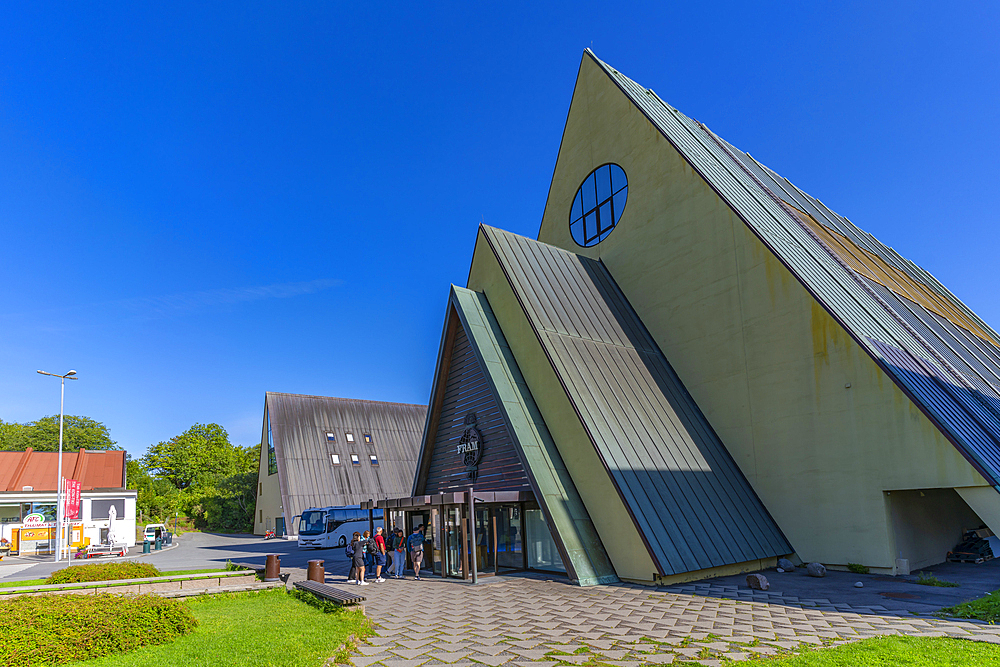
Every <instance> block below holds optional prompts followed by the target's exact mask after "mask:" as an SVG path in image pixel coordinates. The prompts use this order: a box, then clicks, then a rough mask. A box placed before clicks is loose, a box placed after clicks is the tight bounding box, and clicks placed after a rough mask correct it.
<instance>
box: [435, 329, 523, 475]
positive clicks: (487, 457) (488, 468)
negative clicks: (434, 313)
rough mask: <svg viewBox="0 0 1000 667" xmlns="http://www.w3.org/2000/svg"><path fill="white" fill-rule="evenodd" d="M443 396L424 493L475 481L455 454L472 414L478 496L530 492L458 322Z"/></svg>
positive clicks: (496, 408) (486, 385)
mask: <svg viewBox="0 0 1000 667" xmlns="http://www.w3.org/2000/svg"><path fill="white" fill-rule="evenodd" d="M452 322H453V325H452V326H454V327H455V331H454V333H453V336H451V340H452V342H451V350H450V354H448V353H446V354H445V359H447V360H448V361H447V363H448V369H447V380H446V383H445V388H444V397H443V399H442V400H441V405H440V408H439V413H438V415H437V430H436V433H435V435H434V443H433V449H432V451H431V455H430V464H429V465H428V468H427V476H426V480H425V482H424V484H423V492H424V493H425V494H435V493H447V492H449V491H463V490H465V489H467V488H468V487H469V486H470V485H473V482H472V481H471V480H470V479H469V475H468V471H467V470H466V467H465V465H464V463H463V462H462V455H461V454H459V453H458V444H459V441H460V440H461V439H462V434H463V433H464V432H465V429H466V428H467V426H466V424H465V417H466V415H468V414H469V413H470V412H475V413H476V428H478V429H479V432H480V433H481V434H482V438H483V439H482V445H483V457H482V461H480V463H479V474H478V477H477V478H476V481H475V484H474V486H475V488H476V491H516V490H519V489H522V488H530V487H529V483H528V477H527V475H526V474H525V472H524V467H523V466H522V465H521V460H520V458H519V457H518V455H517V450H516V449H515V447H514V442H513V440H512V439H511V436H510V432H509V431H508V430H507V425H506V424H505V423H504V420H503V416H502V415H501V413H500V408H499V406H498V405H497V401H496V398H495V397H494V395H493V391H492V389H491V388H490V385H489V383H488V382H487V380H486V377H485V375H484V374H483V369H482V368H480V366H479V360H478V359H477V358H476V354H475V352H474V351H473V349H472V346H471V345H470V344H469V338H468V336H466V334H465V330H464V329H463V328H462V325H461V324H460V323H459V321H458V318H457V317H456V318H453V319H452Z"/></svg>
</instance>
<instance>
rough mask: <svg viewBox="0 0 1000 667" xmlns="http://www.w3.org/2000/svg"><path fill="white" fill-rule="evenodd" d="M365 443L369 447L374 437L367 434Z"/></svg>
mask: <svg viewBox="0 0 1000 667" xmlns="http://www.w3.org/2000/svg"><path fill="white" fill-rule="evenodd" d="M365 442H367V443H368V444H369V445H370V444H372V437H371V436H370V435H369V434H367V433H365Z"/></svg>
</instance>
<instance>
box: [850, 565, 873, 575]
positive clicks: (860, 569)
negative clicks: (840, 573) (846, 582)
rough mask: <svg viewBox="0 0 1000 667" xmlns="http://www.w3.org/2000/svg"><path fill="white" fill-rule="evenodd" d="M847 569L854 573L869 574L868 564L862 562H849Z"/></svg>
mask: <svg viewBox="0 0 1000 667" xmlns="http://www.w3.org/2000/svg"><path fill="white" fill-rule="evenodd" d="M847 569H848V571H849V572H853V573H854V574H868V566H867V565H862V564H861V563H848V564H847Z"/></svg>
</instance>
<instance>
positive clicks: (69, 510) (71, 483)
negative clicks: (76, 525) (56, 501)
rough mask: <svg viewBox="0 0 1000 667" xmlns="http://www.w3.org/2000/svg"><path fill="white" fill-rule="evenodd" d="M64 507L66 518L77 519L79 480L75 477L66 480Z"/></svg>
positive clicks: (78, 512)
mask: <svg viewBox="0 0 1000 667" xmlns="http://www.w3.org/2000/svg"><path fill="white" fill-rule="evenodd" d="M64 498H65V507H64V508H63V514H64V517H63V518H66V519H77V518H79V515H80V482H79V481H78V480H75V479H67V480H66V495H65V496H64Z"/></svg>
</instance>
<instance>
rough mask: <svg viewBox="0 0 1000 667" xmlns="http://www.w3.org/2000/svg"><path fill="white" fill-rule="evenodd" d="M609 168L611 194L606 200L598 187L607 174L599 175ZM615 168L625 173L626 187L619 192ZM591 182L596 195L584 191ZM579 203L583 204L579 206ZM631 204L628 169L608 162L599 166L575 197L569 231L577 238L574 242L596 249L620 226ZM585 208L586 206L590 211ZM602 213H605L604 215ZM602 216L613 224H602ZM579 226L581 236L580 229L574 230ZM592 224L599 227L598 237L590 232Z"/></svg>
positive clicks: (597, 230)
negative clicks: (607, 217) (590, 199)
mask: <svg viewBox="0 0 1000 667" xmlns="http://www.w3.org/2000/svg"><path fill="white" fill-rule="evenodd" d="M605 168H607V178H608V189H607V192H608V194H607V196H605V197H602V196H601V190H600V188H599V187H598V178H599V177H601V176H603V174H598V172H600V171H601V170H602V169H605ZM615 168H617V169H619V170H621V173H622V177H623V181H624V184H623V185H620V187H618V188H617V189H616V188H615V186H614V183H615V180H614V171H613V170H614V169H615ZM591 183H592V189H593V193H590V192H588V191H586V190H585V189H584V188H586V187H587V186H588V185H590V184H591ZM591 194H592V198H593V199H592V200H593V202H594V204H593V206H591V205H590V204H589V201H588V200H589V198H590V196H591ZM619 195H622V197H621V199H620V200H619V199H618V196H619ZM599 197H600V199H599ZM619 201H620V203H621V206H620V210H616V207H617V204H616V202H619ZM577 204H579V207H578V206H577ZM627 205H628V173H626V171H625V169H624V168H623V167H622V166H621V165H620V164H618V163H615V162H605V163H604V164H602V165H599V166H598V167H596V168H595V169H594V170H593V171H591V172H590V173H589V174H587V177H586V178H584V179H583V181H582V182H581V183H580V187H579V188H577V190H576V195H575V196H574V197H573V202H572V204H570V210H569V232H570V236H572V237H573V242H574V243H576V244H577V245H578V246H580V247H581V248H592V247H593V246H595V245H597V244H598V243H600V242H601V241H603V240H604V239H606V238H607V237H608V235H609V234H610V233H611V232H612V231H614V229H615V227H617V226H618V222H619V221H620V220H621V217H622V213H624V211H625V207H626V206H627ZM584 207H586V209H585V208H584ZM605 209H606V210H605ZM602 211H605V212H604V213H603V214H602ZM578 212H579V213H578ZM602 215H603V216H610V217H611V224H610V225H607V224H605V221H602ZM591 221H592V222H591ZM577 224H579V225H580V227H579V228H578V230H579V232H580V233H579V236H578V234H577V229H575V228H574V226H575V225H577ZM588 224H594V225H596V230H595V233H594V234H588V233H587V228H588ZM581 241H582V243H581Z"/></svg>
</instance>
